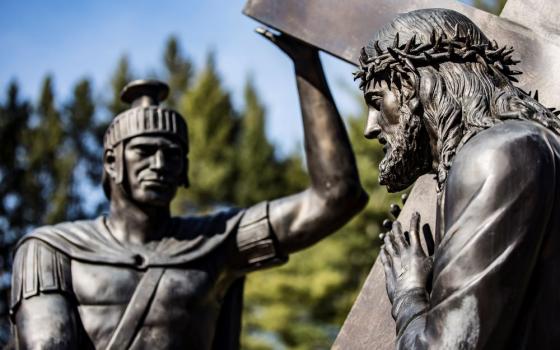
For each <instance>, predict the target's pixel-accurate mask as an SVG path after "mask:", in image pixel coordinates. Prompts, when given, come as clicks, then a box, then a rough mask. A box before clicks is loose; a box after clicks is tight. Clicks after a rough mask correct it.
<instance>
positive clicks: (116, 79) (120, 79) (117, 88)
mask: <svg viewBox="0 0 560 350" xmlns="http://www.w3.org/2000/svg"><path fill="white" fill-rule="evenodd" d="M132 80H133V77H132V72H131V70H130V63H129V61H128V57H127V56H126V55H123V56H122V57H121V58H120V59H119V62H118V64H117V68H116V69H115V71H114V72H113V75H112V77H111V91H112V95H111V100H110V101H109V103H108V105H107V108H108V109H109V113H110V114H111V117H114V116H116V115H117V114H119V113H121V112H123V111H124V110H126V109H128V108H129V107H130V106H128V105H127V104H126V103H124V102H122V101H121V91H122V89H123V88H124V87H125V86H126V84H128V83H130V82H131V81H132ZM109 121H110V120H109Z"/></svg>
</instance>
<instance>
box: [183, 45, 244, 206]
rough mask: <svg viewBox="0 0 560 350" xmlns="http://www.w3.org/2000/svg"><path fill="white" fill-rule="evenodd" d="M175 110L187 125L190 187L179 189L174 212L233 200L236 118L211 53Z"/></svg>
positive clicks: (237, 120) (223, 203)
mask: <svg viewBox="0 0 560 350" xmlns="http://www.w3.org/2000/svg"><path fill="white" fill-rule="evenodd" d="M179 112H180V113H181V115H183V117H185V119H186V121H187V125H188V128H189V162H190V164H189V178H190V182H191V187H190V188H189V189H188V190H187V191H181V192H179V195H178V196H177V198H176V199H175V201H174V209H175V212H178V213H185V212H188V211H192V210H193V209H195V208H198V209H213V208H215V207H216V206H219V205H230V204H231V203H233V200H234V195H233V191H232V189H233V186H234V185H235V176H236V174H235V164H234V157H235V141H236V133H237V130H238V127H239V118H238V117H237V113H236V112H235V110H234V109H233V106H232V103H231V99H230V95H229V93H228V92H227V91H226V90H225V88H224V87H223V86H222V83H221V81H220V78H219V76H218V74H217V72H216V69H215V67H214V58H213V55H209V56H208V59H207V62H206V66H205V67H204V69H203V70H202V72H201V73H200V74H199V75H198V77H197V79H196V82H195V83H194V85H193V86H192V88H191V89H189V90H188V91H187V92H186V93H185V94H184V95H183V97H182V98H181V103H180V106H179Z"/></svg>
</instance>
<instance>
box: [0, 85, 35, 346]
mask: <svg viewBox="0 0 560 350" xmlns="http://www.w3.org/2000/svg"><path fill="white" fill-rule="evenodd" d="M30 114H31V105H30V103H29V102H28V101H25V100H21V98H20V96H19V88H18V85H17V83H16V82H11V83H10V84H9V86H8V90H7V96H6V100H5V102H4V104H3V105H1V106H0V139H1V140H2V147H1V148H0V178H1V179H2V181H1V182H0V198H1V200H0V252H1V255H0V345H2V344H6V343H7V342H8V339H9V337H10V324H9V321H8V312H9V309H8V308H9V296H10V295H9V294H10V275H11V266H12V256H11V253H12V248H13V247H14V245H15V243H16V241H17V239H18V238H19V237H20V236H21V235H22V234H23V232H24V231H25V230H26V229H28V228H29V225H30V224H31V223H30V217H33V216H34V214H36V213H35V212H34V209H35V207H34V206H33V205H27V202H26V198H23V196H22V194H26V192H25V191H31V193H29V194H28V197H32V196H34V195H36V194H37V193H38V192H37V189H36V188H26V187H25V180H24V178H25V177H26V176H28V175H29V174H28V173H27V171H26V169H25V163H24V159H25V152H26V150H25V149H24V147H23V146H22V139H23V134H24V130H25V129H26V128H27V123H28V121H29V118H30ZM29 199H32V200H33V199H35V198H29Z"/></svg>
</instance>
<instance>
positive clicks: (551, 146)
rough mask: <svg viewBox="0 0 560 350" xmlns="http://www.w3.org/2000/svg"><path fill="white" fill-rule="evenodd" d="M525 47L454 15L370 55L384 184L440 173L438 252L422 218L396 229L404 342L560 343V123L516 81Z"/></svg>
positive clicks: (395, 284) (391, 29) (373, 133)
mask: <svg viewBox="0 0 560 350" xmlns="http://www.w3.org/2000/svg"><path fill="white" fill-rule="evenodd" d="M512 52H513V48H511V47H510V48H506V47H500V46H499V45H498V44H497V43H495V42H491V41H490V40H488V38H486V36H485V35H484V34H483V33H482V32H481V31H480V29H479V28H478V27H477V26H476V25H475V24H474V23H473V22H471V21H470V20H469V19H468V18H467V17H465V16H464V15H461V14H459V13H457V12H455V11H451V10H444V9H426V10H418V11H413V12H409V13H406V14H402V15H399V16H397V17H396V18H395V19H394V20H393V21H392V22H391V23H389V24H388V25H386V26H385V27H384V28H382V29H381V30H380V31H378V33H377V34H376V38H375V39H374V40H373V41H372V42H371V43H370V44H369V45H368V46H367V47H366V48H364V50H363V51H362V55H361V58H360V63H361V69H360V71H359V72H358V73H357V74H356V78H357V79H359V80H360V87H361V89H362V91H363V92H364V97H365V100H366V103H367V104H368V106H369V115H368V123H367V126H366V130H365V134H366V137H368V138H377V139H378V140H379V141H380V142H381V143H383V144H385V149H386V151H387V154H386V157H385V158H384V160H383V161H382V162H381V164H380V181H381V182H382V183H383V184H385V185H387V187H388V189H390V190H400V189H402V188H405V187H406V186H409V185H411V184H412V183H413V182H414V181H415V180H416V178H417V177H418V176H420V175H422V174H425V173H427V172H430V173H434V174H436V176H437V181H438V210H439V213H438V214H439V218H438V222H437V227H436V239H435V241H436V243H438V245H437V247H436V250H435V253H434V255H433V256H429V255H428V254H426V252H425V251H424V249H422V247H421V245H420V227H419V225H418V222H419V216H418V215H413V217H412V220H411V223H410V230H409V231H408V232H403V231H404V230H403V228H402V227H401V224H400V223H399V222H395V223H394V224H393V227H392V230H391V231H390V232H389V233H388V234H387V235H385V237H384V246H383V249H382V251H381V260H382V262H383V266H384V270H385V275H386V283H387V292H388V295H389V299H390V301H391V303H392V305H393V307H392V315H393V317H394V318H395V321H396V324H397V348H399V349H554V348H556V347H557V346H558V344H560V332H559V330H560V316H559V315H558V310H560V297H559V294H558V290H559V287H560V282H558V279H557V278H556V277H555V276H556V275H557V272H558V268H559V266H560V250H559V249H558V247H560V237H559V236H558V234H557V232H558V230H559V229H560V220H559V219H558V215H557V210H558V208H557V207H558V205H559V203H560V189H558V188H557V184H556V183H557V178H558V174H557V167H558V164H560V136H559V134H560V120H559V119H558V117H557V116H556V115H555V114H557V113H555V111H554V109H550V108H546V107H544V106H543V105H541V104H540V103H539V102H538V101H537V96H536V94H535V95H532V94H530V93H527V92H525V91H523V90H521V89H520V88H518V87H516V86H514V85H513V82H515V81H516V79H515V77H514V76H515V75H518V74H520V72H518V71H515V70H513V69H512V68H511V66H512V65H514V64H516V63H517V62H516V61H515V60H513V59H512V57H511V54H512Z"/></svg>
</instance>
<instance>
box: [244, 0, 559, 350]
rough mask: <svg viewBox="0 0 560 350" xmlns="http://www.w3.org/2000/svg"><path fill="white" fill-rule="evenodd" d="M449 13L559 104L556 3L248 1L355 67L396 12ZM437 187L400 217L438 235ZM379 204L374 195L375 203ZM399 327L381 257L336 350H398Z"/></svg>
mask: <svg viewBox="0 0 560 350" xmlns="http://www.w3.org/2000/svg"><path fill="white" fill-rule="evenodd" d="M436 7H439V8H448V9H452V10H455V11H457V12H460V13H462V14H464V15H465V16H467V17H468V18H470V19H471V20H472V21H473V22H474V23H475V24H476V25H477V26H478V27H479V28H480V29H481V30H482V32H483V33H484V34H486V36H487V37H488V38H489V39H490V40H492V39H493V40H496V41H497V42H498V43H499V44H500V45H508V46H513V47H514V49H515V52H516V54H517V56H516V57H515V58H516V59H521V63H519V64H518V65H517V66H516V67H518V68H519V70H521V71H522V72H523V74H522V75H521V76H517V77H516V78H517V79H518V80H519V84H518V86H520V87H521V88H523V89H524V90H526V91H529V90H533V91H534V90H535V89H538V90H539V100H540V102H541V103H543V104H544V105H545V106H548V107H560V83H559V82H560V25H559V24H557V20H558V18H560V6H557V5H556V4H555V3H554V1H553V0H536V1H526V0H509V1H508V2H507V3H506V5H505V7H504V9H503V11H502V13H501V15H500V16H499V17H498V16H495V15H492V14H490V13H487V12H485V11H482V10H479V9H476V8H473V7H470V6H468V5H465V4H463V3H460V2H458V1H454V0H413V1H404V0H401V1H398V0H378V1H375V0H248V2H247V4H246V6H245V9H244V13H245V14H246V15H248V16H250V17H252V18H254V19H256V20H257V21H259V22H261V23H263V24H265V25H267V26H270V27H272V28H274V29H277V30H279V31H281V32H284V33H287V34H290V35H292V36H294V37H296V38H299V39H300V40H302V41H305V42H307V43H309V44H311V45H313V46H315V47H317V48H319V49H321V50H323V51H325V52H328V53H330V54H332V55H334V56H335V57H338V58H341V59H342V60H344V61H347V62H350V63H352V64H354V65H357V63H358V56H359V53H360V49H361V48H362V47H363V46H365V45H366V44H367V43H368V41H369V40H371V39H372V38H373V34H374V33H375V32H376V31H377V30H379V29H380V28H381V27H382V26H383V25H385V24H386V23H388V22H390V21H391V20H392V19H393V18H395V16H396V15H397V14H398V13H404V12H409V11H412V10H417V9H422V8H436ZM435 188H436V185H435V181H434V179H433V176H431V175H424V176H423V177H421V178H420V179H418V180H417V181H416V183H415V185H414V187H413V189H412V191H411V193H410V195H409V200H408V201H407V202H406V205H405V206H404V208H403V210H402V212H401V214H400V215H399V218H398V219H399V220H400V221H401V222H403V223H405V225H406V224H407V223H408V222H409V220H410V215H411V214H412V212H413V211H419V212H420V214H421V215H422V225H423V226H424V225H428V226H430V227H431V228H432V231H434V228H435V221H436V209H437V206H436V190H435ZM373 200H375V198H373ZM394 340H395V324H394V321H393V319H392V317H391V305H390V303H389V300H388V298H387V293H386V290H385V277H384V274H383V268H382V266H381V262H380V261H379V260H377V261H376V262H375V264H374V266H373V268H372V269H371V271H370V274H369V275H368V277H367V279H366V281H365V283H364V286H363V287H362V291H361V292H360V295H359V296H358V298H357V300H356V302H355V303H354V306H353V307H352V310H351V311H350V313H349V314H348V317H347V319H346V321H345V323H344V325H343V327H342V329H341V331H340V333H339V335H338V337H337V339H336V341H335V343H334V345H333V349H352V350H360V349H364V350H366V349H367V350H369V349H380V350H385V349H387V350H389V349H394V348H395V345H394Z"/></svg>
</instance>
